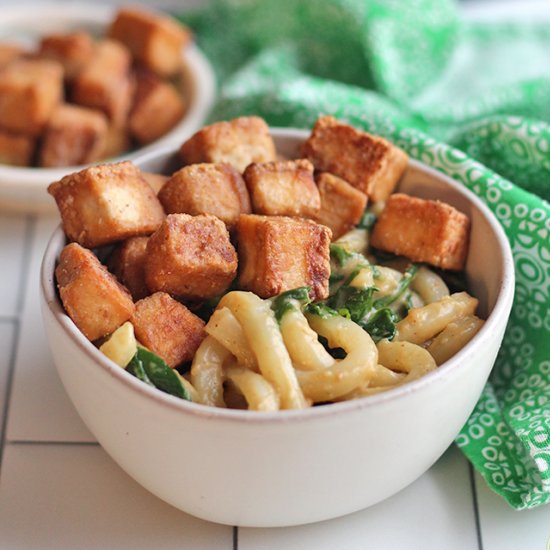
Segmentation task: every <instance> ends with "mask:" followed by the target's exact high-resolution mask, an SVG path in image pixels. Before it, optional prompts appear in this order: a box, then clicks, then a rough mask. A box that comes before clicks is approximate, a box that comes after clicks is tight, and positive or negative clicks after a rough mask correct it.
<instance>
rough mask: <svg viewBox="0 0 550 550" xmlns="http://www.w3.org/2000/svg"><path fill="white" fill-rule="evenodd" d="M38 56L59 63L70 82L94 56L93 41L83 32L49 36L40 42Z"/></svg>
mask: <svg viewBox="0 0 550 550" xmlns="http://www.w3.org/2000/svg"><path fill="white" fill-rule="evenodd" d="M38 54H39V55H40V56H41V57H46V58H48V59H54V60H55V61H58V62H59V63H61V65H63V69H64V70H65V78H66V79H67V80H72V79H73V78H74V77H75V76H76V75H77V74H78V73H79V72H80V70H81V69H82V68H83V67H84V65H86V64H87V63H88V62H89V61H90V60H91V58H92V56H93V55H94V41H93V39H92V37H91V36H90V35H89V34H88V33H87V32H83V31H77V32H71V33H66V34H50V35H48V36H44V37H43V38H42V40H41V41H40V46H39V49H38Z"/></svg>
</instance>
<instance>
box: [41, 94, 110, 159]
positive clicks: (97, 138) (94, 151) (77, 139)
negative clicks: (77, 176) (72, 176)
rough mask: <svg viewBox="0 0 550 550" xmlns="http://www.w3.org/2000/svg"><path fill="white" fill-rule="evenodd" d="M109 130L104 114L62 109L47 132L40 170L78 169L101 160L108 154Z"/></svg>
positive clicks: (55, 112) (43, 144) (75, 106)
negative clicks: (106, 150)
mask: <svg viewBox="0 0 550 550" xmlns="http://www.w3.org/2000/svg"><path fill="white" fill-rule="evenodd" d="M107 129H108V126H107V117H106V116H105V115H104V114H103V113H102V112H101V111H95V110H93V109H87V108H85V107H78V106H77V105H68V104H66V103H65V104H62V105H59V106H58V107H57V108H56V109H55V111H54V112H53V114H52V116H51V117H50V120H49V121H48V123H47V124H46V128H45V130H44V135H43V137H42V147H41V150H40V158H39V164H40V166H44V167H53V166H75V165H78V164H88V163H90V162H95V161H97V160H99V159H100V158H101V157H102V155H103V153H104V151H105V143H106V141H107Z"/></svg>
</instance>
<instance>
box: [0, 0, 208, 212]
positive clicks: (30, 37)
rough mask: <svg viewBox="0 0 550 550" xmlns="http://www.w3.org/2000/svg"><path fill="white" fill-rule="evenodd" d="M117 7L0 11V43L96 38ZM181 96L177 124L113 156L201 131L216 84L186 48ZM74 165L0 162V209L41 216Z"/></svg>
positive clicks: (47, 6)
mask: <svg viewBox="0 0 550 550" xmlns="http://www.w3.org/2000/svg"><path fill="white" fill-rule="evenodd" d="M115 11H116V8H114V7H109V6H102V5H92V4H72V3H71V4H63V5H61V4H45V5H41V4H37V5H25V6H17V7H11V8H5V7H2V10H1V16H0V41H10V42H17V43H21V44H24V45H25V44H26V45H29V46H33V45H34V44H36V41H37V39H38V38H39V37H40V36H43V35H45V34H49V33H58V32H70V31H71V30H79V29H83V30H88V31H89V32H91V33H92V34H95V35H96V36H101V35H102V34H103V31H104V29H105V27H106V25H108V24H109V23H110V21H111V20H112V19H113V16H114V14H115ZM182 57H183V60H184V66H185V75H184V78H185V81H186V85H185V87H186V93H188V94H189V95H188V101H189V106H188V109H187V112H186V114H185V116H184V117H183V119H182V120H181V122H180V123H179V124H178V125H177V126H175V127H174V128H173V129H172V130H171V131H170V132H168V133H167V134H165V135H164V136H163V137H161V138H160V139H158V140H157V141H155V142H153V143H151V144H150V145H147V146H146V147H142V148H140V149H136V150H134V151H131V152H129V153H128V154H125V155H122V156H121V157H118V159H116V160H122V159H133V158H136V157H137V156H139V155H142V154H144V153H147V152H150V151H152V150H154V149H156V148H158V147H162V146H165V145H169V144H174V143H176V144H178V143H182V142H183V141H184V140H185V139H186V138H187V137H189V136H190V135H192V134H193V133H194V132H195V131H196V130H197V129H198V128H200V127H201V125H202V123H203V122H204V119H205V118H206V116H207V114H208V112H209V110H210V108H211V106H212V103H213V101H214V96H215V88H216V81H215V77H214V72H213V70H212V67H211V65H210V63H209V62H208V60H207V59H206V57H205V56H204V54H202V52H201V51H200V50H199V48H197V46H195V45H194V44H191V45H190V46H188V47H187V48H186V49H185V50H184V51H183V52H182ZM79 168H80V167H78V166H69V167H64V168H21V167H14V166H8V165H5V164H0V209H1V210H17V211H27V212H29V211H32V212H44V211H53V210H54V209H55V202H54V200H53V199H52V198H51V197H50V196H49V195H48V194H47V192H46V188H47V186H48V185H49V184H50V183H51V182H53V181H56V180H58V179H60V178H62V177H63V176H65V175H66V174H69V173H71V172H74V171H76V170H78V169H79Z"/></svg>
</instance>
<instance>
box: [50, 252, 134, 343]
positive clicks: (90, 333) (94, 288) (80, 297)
mask: <svg viewBox="0 0 550 550" xmlns="http://www.w3.org/2000/svg"><path fill="white" fill-rule="evenodd" d="M55 277H56V279H57V286H58V288H59V296H60V297H61V301H62V302H63V306H64V308H65V311H66V312H67V314H68V315H69V317H70V318H71V319H72V320H73V322H74V324H75V325H76V326H77V327H78V328H79V329H80V330H81V331H82V333H83V334H84V336H86V338H88V339H89V340H92V341H93V340H97V339H98V338H102V337H103V336H107V335H108V334H111V333H112V332H114V331H115V330H116V329H117V328H118V327H119V326H120V325H122V324H123V323H125V322H126V321H127V320H128V319H129V318H130V317H131V316H132V313H133V312H134V302H133V301H132V297H131V296H130V293H129V292H128V291H127V290H126V289H125V288H124V287H123V286H122V285H121V284H120V283H119V282H118V281H117V280H116V277H115V276H114V275H112V274H111V273H109V272H108V271H107V268H106V267H105V266H103V265H102V264H101V263H100V262H99V260H98V259H97V258H96V256H95V255H94V254H93V253H92V252H91V251H90V250H87V249H86V248H83V247H82V246H80V245H79V244H77V243H71V244H68V245H67V246H66V247H65V248H64V249H63V250H62V251H61V255H60V256H59V264H58V265H57V267H56V269H55Z"/></svg>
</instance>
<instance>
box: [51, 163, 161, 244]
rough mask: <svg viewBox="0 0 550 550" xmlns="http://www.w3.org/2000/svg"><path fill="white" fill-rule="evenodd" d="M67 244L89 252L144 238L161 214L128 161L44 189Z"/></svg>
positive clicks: (87, 171) (84, 172)
mask: <svg viewBox="0 0 550 550" xmlns="http://www.w3.org/2000/svg"><path fill="white" fill-rule="evenodd" d="M48 193H50V195H52V196H53V198H54V199H55V201H56V203H57V207H58V208H59V212H60V214H61V220H62V222H63V229H64V231H65V234H66V235H67V237H68V239H69V240H71V241H76V242H78V243H80V244H81V245H82V246H86V247H88V248H93V247H96V246H102V245H104V244H110V243H114V242H117V241H123V240H125V239H128V238H129V237H139V236H143V235H150V234H151V233H153V231H155V230H156V229H157V228H158V227H159V226H160V224H161V223H162V221H163V219H164V210H163V209H162V205H161V204H160V202H159V201H158V199H157V197H156V195H155V193H154V191H153V190H152V189H151V187H150V185H149V184H148V183H147V182H146V181H145V180H144V179H143V177H142V175H141V172H140V171H139V169H138V168H136V167H135V166H134V165H133V164H132V163H131V162H128V161H126V162H119V163H116V164H102V165H99V166H91V167H90V168H85V169H84V170H81V171H80V172H75V173H73V174H69V175H68V176H65V177H64V178H63V179H61V180H60V181H57V182H55V183H52V184H51V185H50V186H49V187H48Z"/></svg>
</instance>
